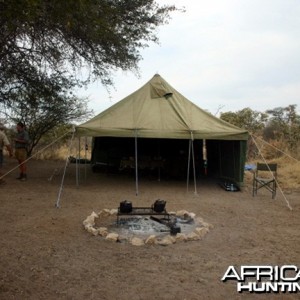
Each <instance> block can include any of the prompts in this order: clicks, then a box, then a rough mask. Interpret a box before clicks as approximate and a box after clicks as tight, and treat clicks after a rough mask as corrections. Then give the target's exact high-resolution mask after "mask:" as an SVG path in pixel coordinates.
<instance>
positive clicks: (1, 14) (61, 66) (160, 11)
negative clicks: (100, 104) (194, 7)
mask: <svg viewBox="0 0 300 300" xmlns="http://www.w3.org/2000/svg"><path fill="white" fill-rule="evenodd" d="M175 9H176V8H175V7H174V6H159V5H158V4H157V3H156V2H155V1H153V0H136V1H126V0H80V1H78V0H64V1H61V0H53V1H45V0H22V1H20V0H10V1H0V28H1V31H2V32H1V35H0V74H1V76H0V102H2V103H6V104H7V103H9V104H11V102H13V101H21V99H20V93H19V92H20V90H26V91H28V92H31V93H34V94H35V95H39V94H42V95H45V94H49V93H51V94H53V95H55V94H56V93H59V91H57V89H59V86H60V83H61V82H63V84H64V85H65V86H66V85H68V86H70V87H71V86H74V85H79V84H84V83H87V82H88V80H93V79H95V78H96V79H100V80H101V81H102V83H103V84H104V85H109V84H112V76H111V71H113V70H115V69H117V68H121V69H122V70H132V71H134V70H137V64H138V62H139V60H140V59H141V56H140V52H139V51H140V49H141V48H144V47H146V46H147V45H148V43H149V42H157V41H158V40H157V37H156V35H155V33H156V32H155V30H156V28H157V27H158V26H160V25H163V24H165V23H166V22H167V21H168V19H169V13H170V12H171V11H174V10H175ZM82 67H86V68H88V70H89V74H88V75H87V76H86V78H80V76H79V74H78V71H80V70H81V69H82Z"/></svg>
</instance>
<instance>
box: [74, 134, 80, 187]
mask: <svg viewBox="0 0 300 300" xmlns="http://www.w3.org/2000/svg"><path fill="white" fill-rule="evenodd" d="M75 161H76V186H77V187H78V186H79V176H80V174H79V163H80V137H78V158H76V160H75Z"/></svg>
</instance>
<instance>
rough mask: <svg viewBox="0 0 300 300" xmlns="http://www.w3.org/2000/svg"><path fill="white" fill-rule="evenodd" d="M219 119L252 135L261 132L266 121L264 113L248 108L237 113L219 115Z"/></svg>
mask: <svg viewBox="0 0 300 300" xmlns="http://www.w3.org/2000/svg"><path fill="white" fill-rule="evenodd" d="M220 118H221V119H222V120H224V121H227V122H229V123H231V124H233V125H235V126H237V127H240V128H244V129H246V130H248V131H250V132H253V133H254V132H258V131H260V130H262V129H263V128H264V126H265V123H266V121H267V115H266V114H265V113H261V112H258V111H254V110H252V109H250V108H248V107H247V108H244V109H242V110H240V111H237V112H225V113H221V115H220Z"/></svg>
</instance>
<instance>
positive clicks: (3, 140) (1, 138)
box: [0, 123, 12, 185]
mask: <svg viewBox="0 0 300 300" xmlns="http://www.w3.org/2000/svg"><path fill="white" fill-rule="evenodd" d="M4 129H5V127H4V125H3V124H2V123H0V178H1V176H2V173H1V169H2V165H3V147H4V146H5V147H6V149H7V151H8V153H9V156H10V157H12V149H11V146H10V143H9V140H8V138H7V136H6V134H5V132H4ZM4 183H5V181H4V179H2V178H1V179H0V185H1V184H4Z"/></svg>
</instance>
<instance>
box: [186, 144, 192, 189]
mask: <svg viewBox="0 0 300 300" xmlns="http://www.w3.org/2000/svg"><path fill="white" fill-rule="evenodd" d="M191 141H192V140H189V153H188V165H187V176H186V191H187V192H188V191H189V180H190V162H191Z"/></svg>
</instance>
